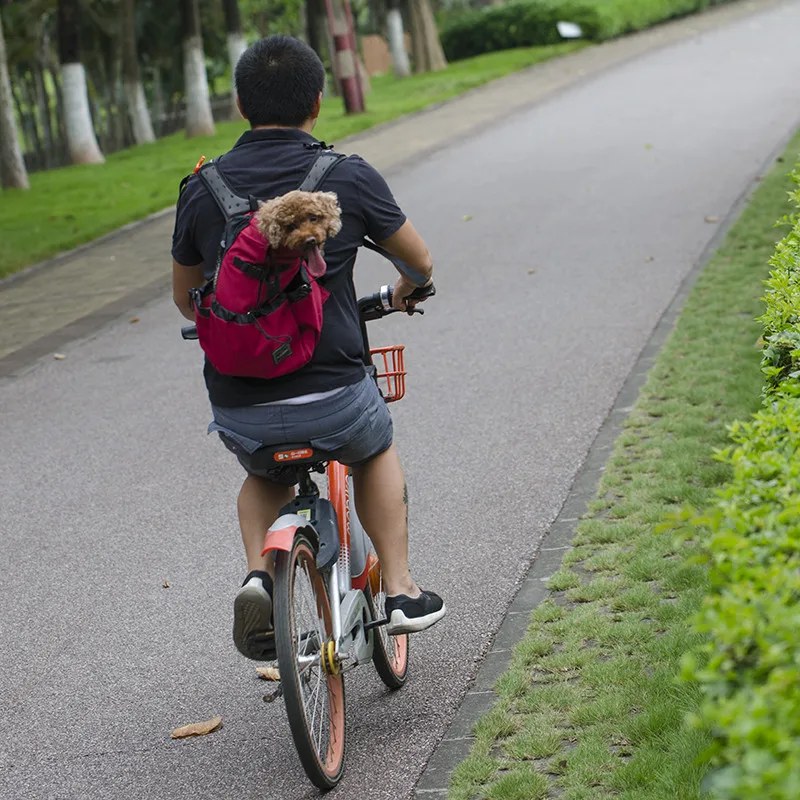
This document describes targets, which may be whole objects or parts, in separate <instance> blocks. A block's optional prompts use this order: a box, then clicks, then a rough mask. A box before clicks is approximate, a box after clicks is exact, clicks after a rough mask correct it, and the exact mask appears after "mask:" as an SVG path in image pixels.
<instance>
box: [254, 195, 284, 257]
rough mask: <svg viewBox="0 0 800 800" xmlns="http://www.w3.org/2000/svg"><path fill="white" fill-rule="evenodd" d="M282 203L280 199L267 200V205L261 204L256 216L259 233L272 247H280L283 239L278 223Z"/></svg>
mask: <svg viewBox="0 0 800 800" xmlns="http://www.w3.org/2000/svg"><path fill="white" fill-rule="evenodd" d="M280 202H281V198H280V197H274V198H272V200H267V201H266V202H265V203H262V204H261V206H260V208H259V209H258V211H256V215H255V216H256V227H257V228H258V231H259V233H260V234H261V235H262V236H263V237H264V238H265V239H267V240H269V243H270V245H271V246H272V247H279V246H280V242H281V238H282V231H281V225H280V223H279V222H278V208H279V206H280Z"/></svg>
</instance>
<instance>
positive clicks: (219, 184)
mask: <svg viewBox="0 0 800 800" xmlns="http://www.w3.org/2000/svg"><path fill="white" fill-rule="evenodd" d="M345 158H347V156H346V155H344V154H343V153H334V152H332V151H331V150H320V151H319V153H318V154H317V157H316V158H315V159H314V161H313V162H312V164H311V166H310V167H309V169H308V172H307V173H306V174H305V177H304V178H303V180H302V182H301V183H300V185H299V186H298V187H297V188H298V189H300V190H301V191H303V192H315V191H316V190H317V189H318V188H319V187H320V185H321V184H322V182H323V181H324V180H325V178H327V177H328V175H329V174H330V172H331V170H332V169H333V168H334V167H335V166H336V165H337V164H338V163H339V162H340V161H341V160H342V159H345ZM197 176H198V177H199V178H200V180H201V181H202V182H203V186H205V187H206V189H207V190H208V192H209V194H210V195H211V196H212V197H213V198H214V201H215V202H216V204H217V206H218V207H219V210H220V211H221V212H222V214H223V216H224V217H225V219H226V220H229V219H231V218H233V217H236V216H239V215H241V214H247V213H248V212H250V211H257V210H258V200H257V199H256V198H255V197H253V196H252V195H250V196H249V197H242V196H241V195H240V194H237V193H236V192H235V191H234V190H233V187H232V186H231V185H230V183H228V179H227V178H226V177H225V175H224V174H223V173H222V172H221V171H220V169H219V166H218V164H217V162H216V161H210V162H209V163H208V164H203V166H202V167H200V169H199V171H198V173H197Z"/></svg>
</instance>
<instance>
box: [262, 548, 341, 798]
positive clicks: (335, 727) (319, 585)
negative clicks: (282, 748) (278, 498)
mask: <svg viewBox="0 0 800 800" xmlns="http://www.w3.org/2000/svg"><path fill="white" fill-rule="evenodd" d="M298 591H301V592H303V594H304V595H305V596H304V597H298V596H297V595H298ZM273 601H274V606H275V614H274V620H275V646H276V651H277V656H278V669H279V671H280V676H281V686H282V689H283V698H284V701H285V703H286V714H287V716H288V717H289V727H290V728H291V731H292V738H293V739H294V744H295V748H296V749H297V754H298V756H299V757H300V763H301V764H302V765H303V769H304V770H305V772H306V775H308V777H309V779H310V780H311V782H312V783H313V784H314V785H315V786H316V787H317V788H319V789H332V788H333V787H334V786H336V784H337V783H339V781H340V780H341V777H342V773H343V771H344V762H345V750H346V731H345V694H344V678H343V676H342V674H341V673H338V674H337V675H333V674H330V673H329V672H326V671H325V670H324V669H323V668H322V663H321V662H322V649H323V647H324V646H326V645H328V643H329V642H331V641H332V638H331V634H332V626H331V608H330V601H329V599H328V591H327V587H326V585H325V579H324V577H323V576H322V574H321V573H320V572H319V571H318V570H317V564H316V553H315V550H314V547H313V546H312V544H311V543H310V542H309V540H308V539H307V538H306V537H305V536H303V535H302V534H297V535H296V536H295V538H294V542H293V543H292V549H291V550H289V551H288V552H286V551H280V552H278V553H276V556H275V587H274V597H273ZM314 626H316V627H314ZM315 651H316V652H315ZM301 658H303V659H311V661H313V659H314V658H317V663H316V666H314V664H313V663H308V662H307V663H306V664H305V665H302V666H303V668H302V670H301V664H300V660H299V659H301ZM306 690H308V691H306ZM309 693H310V695H311V697H308V696H307V695H308V694H309ZM323 695H324V696H323ZM312 701H313V702H312ZM309 704H311V705H312V707H311V709H309ZM318 716H319V719H317V717H318ZM317 722H318V723H319V728H318V729H317V728H316V727H315V723H317Z"/></svg>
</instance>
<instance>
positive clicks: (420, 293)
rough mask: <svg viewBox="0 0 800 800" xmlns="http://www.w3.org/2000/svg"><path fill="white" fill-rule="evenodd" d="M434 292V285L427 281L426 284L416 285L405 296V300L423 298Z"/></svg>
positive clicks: (431, 295)
mask: <svg viewBox="0 0 800 800" xmlns="http://www.w3.org/2000/svg"><path fill="white" fill-rule="evenodd" d="M435 294H436V287H435V286H434V285H433V284H432V283H429V284H428V285H427V286H418V287H417V288H416V289H414V291H413V292H411V294H410V295H407V296H406V300H424V299H425V298H426V297H433V296H434V295H435Z"/></svg>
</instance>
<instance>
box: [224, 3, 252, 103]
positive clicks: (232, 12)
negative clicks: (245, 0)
mask: <svg viewBox="0 0 800 800" xmlns="http://www.w3.org/2000/svg"><path fill="white" fill-rule="evenodd" d="M222 4H223V6H224V7H225V29H226V30H227V32H228V59H229V61H230V62H231V80H232V81H233V115H234V119H235V118H236V116H237V114H238V108H237V106H236V64H237V62H238V61H239V59H240V58H241V56H242V53H244V51H245V50H246V49H247V41H246V40H245V38H244V34H243V33H242V15H241V14H240V13H239V0H222Z"/></svg>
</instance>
